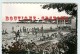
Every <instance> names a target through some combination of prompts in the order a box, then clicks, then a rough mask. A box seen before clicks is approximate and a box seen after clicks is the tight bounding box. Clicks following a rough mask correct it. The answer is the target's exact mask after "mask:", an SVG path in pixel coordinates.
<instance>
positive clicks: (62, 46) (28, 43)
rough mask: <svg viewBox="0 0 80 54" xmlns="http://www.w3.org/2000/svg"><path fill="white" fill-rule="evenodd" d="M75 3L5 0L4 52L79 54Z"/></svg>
mask: <svg viewBox="0 0 80 54" xmlns="http://www.w3.org/2000/svg"><path fill="white" fill-rule="evenodd" d="M77 9H78V6H77V4H76V3H46V2H45V3H37V2H36V3H35V2H34V3H32V2H31V3H28V2H25V3H24V2H23V3H18V2H17V3H16V2H15V3H7V2H4V3H2V54H77Z"/></svg>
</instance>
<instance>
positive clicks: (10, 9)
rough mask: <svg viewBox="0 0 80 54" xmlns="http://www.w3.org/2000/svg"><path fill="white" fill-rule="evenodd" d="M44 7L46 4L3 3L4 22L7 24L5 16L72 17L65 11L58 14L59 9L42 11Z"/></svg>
mask: <svg viewBox="0 0 80 54" xmlns="http://www.w3.org/2000/svg"><path fill="white" fill-rule="evenodd" d="M42 5H44V4H37V3H35V4H31V3H30V4H29V3H28V4H20V3H18V4H17V3H15V4H10V3H9V4H8V3H3V4H2V20H3V22H6V21H5V16H36V17H37V18H40V17H41V16H70V15H68V14H66V13H65V11H62V12H58V10H57V9H50V10H47V9H42ZM8 22H9V21H8ZM11 22H12V21H11ZM13 22H14V21H13Z"/></svg>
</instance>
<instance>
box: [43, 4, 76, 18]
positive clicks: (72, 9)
mask: <svg viewBox="0 0 80 54" xmlns="http://www.w3.org/2000/svg"><path fill="white" fill-rule="evenodd" d="M42 8H43V9H48V10H49V9H50V8H53V9H55V8H57V10H58V11H59V12H61V11H64V10H65V12H66V13H67V14H69V15H72V16H75V17H77V4H75V3H50V4H46V5H43V6H42Z"/></svg>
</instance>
